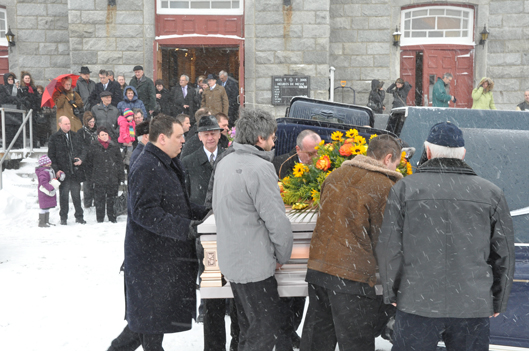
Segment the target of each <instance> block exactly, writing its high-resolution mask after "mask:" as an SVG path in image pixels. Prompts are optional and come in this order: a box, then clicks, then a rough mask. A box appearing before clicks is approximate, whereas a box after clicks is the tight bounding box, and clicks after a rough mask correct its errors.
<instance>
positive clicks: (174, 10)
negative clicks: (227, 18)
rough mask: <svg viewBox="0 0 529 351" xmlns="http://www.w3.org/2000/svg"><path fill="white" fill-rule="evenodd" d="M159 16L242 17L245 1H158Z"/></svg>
mask: <svg viewBox="0 0 529 351" xmlns="http://www.w3.org/2000/svg"><path fill="white" fill-rule="evenodd" d="M157 12H158V14H171V15H242V14H243V0H158V11H157Z"/></svg>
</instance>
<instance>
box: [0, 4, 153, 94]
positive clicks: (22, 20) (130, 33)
mask: <svg viewBox="0 0 529 351" xmlns="http://www.w3.org/2000/svg"><path fill="white" fill-rule="evenodd" d="M154 1H155V0H117V1H116V2H115V3H116V5H115V6H109V1H108V0H17V1H14V0H12V4H8V5H7V6H6V7H7V12H8V23H9V25H10V26H11V28H12V30H13V32H14V33H15V35H16V37H15V39H16V46H15V47H14V48H12V49H11V51H10V54H9V66H10V70H11V71H13V72H16V73H18V72H20V70H27V71H29V72H31V74H32V75H33V77H34V79H35V80H36V83H37V84H44V85H45V84H46V83H47V82H48V79H51V78H54V77H55V76H57V75H59V74H64V73H78V72H79V69H80V67H81V66H88V67H89V68H90V70H91V71H92V72H93V76H95V78H94V77H93V78H94V80H96V81H97V71H98V70H99V69H102V68H105V69H111V70H113V71H114V73H115V75H116V76H117V75H119V74H125V76H126V78H127V81H128V80H129V79H130V78H131V77H132V76H133V72H132V68H133V67H134V66H135V65H143V66H144V69H145V72H146V75H147V76H149V77H152V72H153V48H152V43H153V40H154V11H155V3H154Z"/></svg>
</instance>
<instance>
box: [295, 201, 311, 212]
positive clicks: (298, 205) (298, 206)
mask: <svg viewBox="0 0 529 351" xmlns="http://www.w3.org/2000/svg"><path fill="white" fill-rule="evenodd" d="M307 207H309V205H308V204H305V203H302V202H297V203H295V204H294V205H292V209H293V210H303V209H304V208H307Z"/></svg>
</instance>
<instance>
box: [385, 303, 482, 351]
mask: <svg viewBox="0 0 529 351" xmlns="http://www.w3.org/2000/svg"><path fill="white" fill-rule="evenodd" d="M393 333H394V334H393V336H394V342H393V348H392V349H391V350H392V351H408V350H410V351H411V350H421V351H435V350H436V348H437V343H438V342H439V341H440V340H443V341H444V343H445V345H446V349H447V350H448V351H455V350H457V351H486V350H488V349H489V334H490V321H489V318H488V317H484V318H428V317H422V316H418V315H415V314H410V313H406V312H402V311H398V310H397V316H396V317H395V325H394V326H393Z"/></svg>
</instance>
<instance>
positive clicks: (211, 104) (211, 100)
mask: <svg viewBox="0 0 529 351" xmlns="http://www.w3.org/2000/svg"><path fill="white" fill-rule="evenodd" d="M207 80H208V86H209V89H205V90H204V92H203V93H202V105H201V106H200V107H207V108H208V109H209V111H210V112H211V114H212V115H216V114H217V113H219V112H222V113H224V114H225V115H226V116H227V115H228V110H229V108H230V102H229V100H228V95H227V94H226V90H225V89H224V88H223V87H222V86H220V85H219V84H217V79H216V78H215V76H214V75H213V74H208V78H207Z"/></svg>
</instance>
